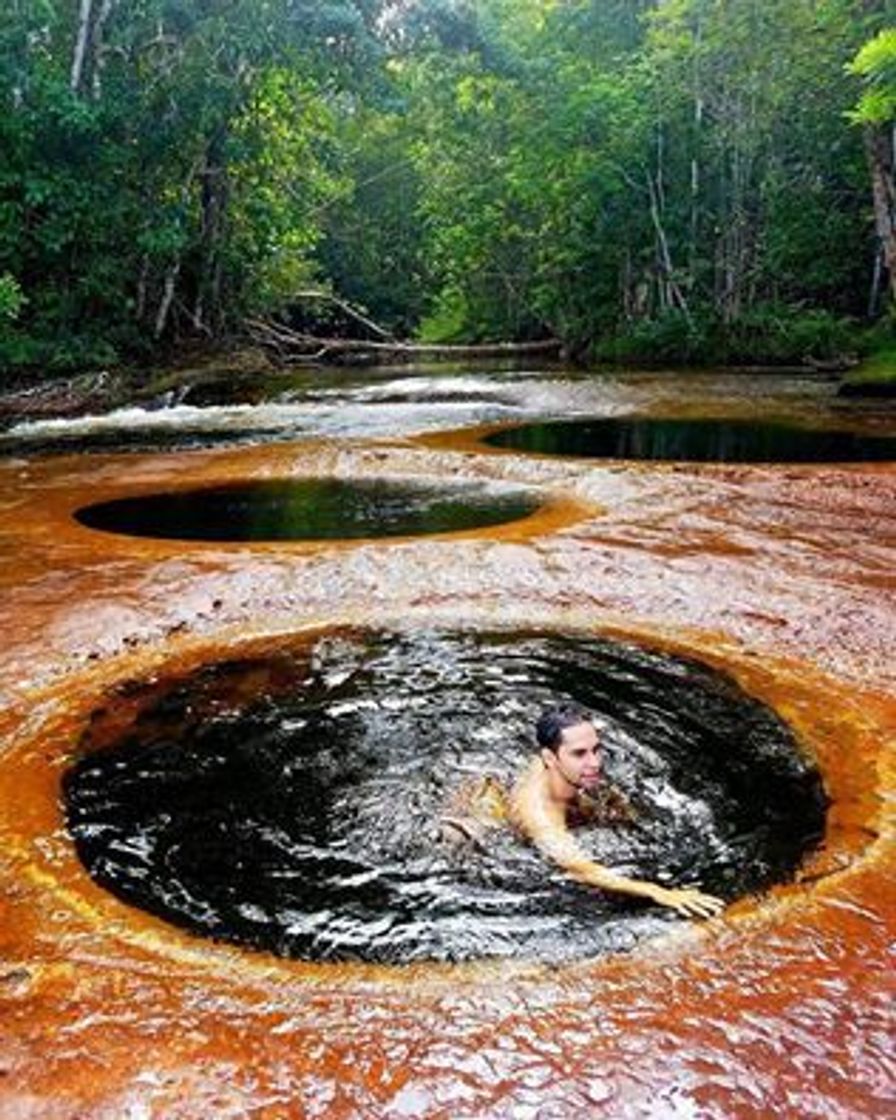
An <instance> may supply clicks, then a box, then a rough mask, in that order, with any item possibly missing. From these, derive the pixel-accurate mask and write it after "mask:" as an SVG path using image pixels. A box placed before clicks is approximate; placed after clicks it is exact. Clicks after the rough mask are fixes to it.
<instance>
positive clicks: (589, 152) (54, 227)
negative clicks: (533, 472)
mask: <svg viewBox="0 0 896 1120" xmlns="http://www.w3.org/2000/svg"><path fill="white" fill-rule="evenodd" d="M893 7H894V5H893V4H892V3H887V2H882V3H874V2H871V3H868V2H858V0H852V2H846V0H725V2H721V0H466V2H460V0H393V2H377V0H356V2H350V0H328V2H323V3H312V2H310V0H139V2H137V3H131V2H129V3H124V2H122V0H7V3H6V4H5V5H4V6H3V11H2V13H0V99H2V113H0V368H3V369H5V370H7V371H8V370H15V369H26V370H27V369H40V370H42V371H47V370H54V369H57V370H66V369H81V368H89V367H91V366H93V367H96V366H99V365H103V364H111V363H115V362H118V361H122V360H134V359H138V360H139V359H147V358H151V357H153V356H154V355H157V354H158V353H159V352H160V350H162V349H163V348H167V347H170V346H172V345H177V344H180V343H184V342H186V341H191V340H207V341H209V342H212V341H215V340H219V339H222V338H225V337H228V336H232V335H234V334H238V333H239V332H240V330H241V329H242V325H243V323H244V322H245V320H246V318H247V317H252V316H282V317H285V318H288V317H289V315H290V314H292V313H293V311H294V308H295V306H296V302H297V299H298V297H299V294H300V293H302V292H307V291H308V290H314V291H317V292H331V293H333V294H334V295H336V296H337V297H339V299H340V300H343V301H348V302H349V303H351V304H352V305H353V306H354V307H357V308H359V309H361V311H362V312H363V314H364V315H365V316H367V317H369V318H370V319H371V320H373V321H375V322H376V323H378V324H380V325H381V326H382V327H383V329H385V330H387V331H389V332H391V333H393V334H394V335H395V336H397V337H402V338H413V339H422V340H428V341H434V342H471V343H473V342H487V341H491V340H517V341H522V340H538V339H547V338H557V339H559V340H561V341H562V343H563V344H564V346H565V347H566V349H567V350H568V352H569V353H571V354H573V355H580V356H583V357H587V358H600V357H605V358H612V359H619V360H628V359H637V360H645V359H649V360H654V361H689V360H690V361H732V362H753V361H790V360H800V359H803V358H805V357H807V356H816V357H819V358H823V357H825V356H827V355H830V354H833V353H838V352H840V351H842V350H843V349H844V348H846V347H848V346H849V345H850V339H851V338H852V336H853V334H854V332H855V330H856V328H857V327H858V326H860V325H862V324H865V323H868V322H870V321H875V320H883V321H884V322H886V321H887V316H888V315H889V313H890V309H891V307H892V292H893V286H894V283H896V281H894V274H896V193H894V187H893V135H894V118H896V28H894V23H896V12H894V11H893Z"/></svg>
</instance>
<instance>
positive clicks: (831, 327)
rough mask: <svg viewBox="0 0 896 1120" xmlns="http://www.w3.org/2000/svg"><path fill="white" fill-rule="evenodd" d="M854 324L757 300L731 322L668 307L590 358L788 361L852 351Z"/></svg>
mask: <svg viewBox="0 0 896 1120" xmlns="http://www.w3.org/2000/svg"><path fill="white" fill-rule="evenodd" d="M860 344H861V339H860V335H859V332H858V330H857V328H856V325H855V323H854V322H852V321H851V320H849V319H845V318H842V317H838V316H836V315H834V314H832V313H831V312H829V311H825V310H823V309H818V308H816V309H805V310H801V309H799V308H795V307H790V306H787V305H783V304H777V305H776V304H760V305H757V306H756V307H753V308H751V309H750V310H749V311H746V312H744V314H743V315H742V316H740V317H739V318H738V319H737V320H735V321H734V322H725V321H724V320H723V319H722V318H720V317H719V316H718V315H716V314H714V313H713V312H712V310H711V309H704V310H703V311H702V312H698V313H697V314H696V315H691V316H685V315H683V314H682V312H680V311H669V312H666V313H665V314H663V315H660V316H657V317H656V318H653V319H645V320H641V321H639V322H636V323H633V324H630V325H629V326H628V327H625V328H622V329H621V330H619V331H617V332H616V333H615V334H613V335H612V336H610V337H608V338H605V339H603V340H601V341H600V342H599V343H598V344H597V345H596V346H595V348H594V351H593V356H594V357H596V358H598V359H601V360H604V361H611V362H615V363H618V364H628V365H648V366H656V365H664V364H668V365H688V364H699V365H712V364H718V365H768V366H775V365H794V364H801V363H804V362H806V361H811V360H818V361H823V360H825V359H834V358H842V357H844V356H845V355H850V354H853V353H854V352H855V351H856V349H857V348H858V347H859V346H860Z"/></svg>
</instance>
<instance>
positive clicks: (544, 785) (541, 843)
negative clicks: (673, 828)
mask: <svg viewBox="0 0 896 1120" xmlns="http://www.w3.org/2000/svg"><path fill="white" fill-rule="evenodd" d="M535 733H536V738H537V740H538V745H539V747H540V748H541V750H540V752H539V754H538V755H536V757H535V758H533V759H532V761H531V763H530V764H529V766H528V767H527V769H526V770H525V771H524V772H523V774H522V775H521V776H520V778H519V779H518V780H517V782H516V784H515V785H514V787H513V789H512V791H511V794H510V805H509V817H510V820H511V821H512V822H513V823H514V824H515V825H516V826H517V828H518V829H519V830H520V831H521V832H522V833H523V835H524V836H526V837H527V838H528V839H529V840H530V841H531V842H532V843H533V844H534V845H535V847H536V848H538V850H539V851H540V852H542V853H543V854H544V855H545V856H547V857H548V859H550V860H552V861H553V862H554V863H556V864H557V865H558V867H560V868H562V869H563V871H565V872H566V874H567V875H569V876H571V878H573V879H576V880H577V881H578V882H580V883H585V884H587V885H588V886H590V887H597V888H599V889H600V890H606V891H615V892H619V893H622V894H628V895H633V896H635V897H636V898H645V899H648V900H649V901H651V902H657V903H659V904H660V905H661V906H668V907H670V908H671V909H673V910H676V911H677V912H678V913H679V914H683V915H684V916H685V917H688V918H711V917H712V916H713V915H715V914H718V913H719V911H720V910H721V909H722V908H723V906H724V903H723V901H722V900H721V899H720V898H716V897H714V896H713V895H710V894H704V893H703V892H702V891H698V890H691V889H684V890H669V889H667V888H666V887H661V886H660V885H659V884H658V883H651V882H648V881H647V880H644V879H629V878H627V877H626V876H624V875H616V874H614V873H613V872H612V871H610V870H609V869H608V868H606V867H604V866H602V865H601V864H599V863H595V862H594V861H593V860H591V859H589V858H588V856H587V854H586V853H585V852H583V851H582V849H581V848H580V847H579V846H578V844H577V843H576V842H575V840H574V839H573V837H572V835H571V833H570V831H569V828H570V825H571V824H573V825H574V824H575V823H577V821H578V820H580V819H583V818H584V819H587V818H588V817H589V816H594V815H599V814H594V812H593V809H592V806H593V805H594V803H595V800H596V799H595V794H596V793H597V792H598V790H599V788H600V776H601V753H600V741H599V738H598V734H597V731H596V730H595V727H594V724H593V723H592V722H591V720H590V718H589V717H588V716H587V715H586V714H585V712H583V711H581V710H580V709H578V708H551V709H550V710H548V711H546V712H544V713H543V715H542V716H541V718H540V719H539V720H538V723H537V724H536V728H535Z"/></svg>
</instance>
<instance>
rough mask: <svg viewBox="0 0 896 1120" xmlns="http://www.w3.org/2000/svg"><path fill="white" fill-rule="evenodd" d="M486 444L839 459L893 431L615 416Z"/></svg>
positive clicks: (886, 454) (880, 453) (589, 452)
mask: <svg viewBox="0 0 896 1120" xmlns="http://www.w3.org/2000/svg"><path fill="white" fill-rule="evenodd" d="M485 442H486V443H487V444H489V445H490V446H492V447H506V448H512V449H513V450H515V451H534V452H539V453H541V454H546V455H580V456H585V457H592V458H597V459H659V460H676V461H690V462H719V463H841V462H872V461H882V460H883V461H889V460H893V459H896V436H886V435H857V434H854V433H852V432H846V431H839V430H832V429H820V430H816V429H811V428H800V427H796V426H795V425H792V424H781V423H768V422H764V423H763V422H758V421H756V422H753V421H747V420H709V419H707V420H684V419H669V420H661V419H653V418H647V417H642V418H638V417H620V418H605V419H585V420H562V421H549V422H545V423H538V424H524V425H522V426H520V427H517V428H505V429H502V430H501V431H498V432H494V433H493V434H492V435H490V436H487V437H486V440H485Z"/></svg>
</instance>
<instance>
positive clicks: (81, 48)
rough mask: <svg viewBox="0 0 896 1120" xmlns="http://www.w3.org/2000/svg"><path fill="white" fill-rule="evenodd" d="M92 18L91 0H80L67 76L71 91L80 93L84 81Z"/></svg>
mask: <svg viewBox="0 0 896 1120" xmlns="http://www.w3.org/2000/svg"><path fill="white" fill-rule="evenodd" d="M92 18H93V0H81V7H80V11H79V13H78V31H77V33H76V35H75V50H74V54H73V55H72V70H71V76H70V78H69V88H70V89H71V91H72V93H80V92H81V86H82V83H83V81H84V62H85V60H86V58H87V47H88V44H89V42H90V28H91V22H92Z"/></svg>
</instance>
